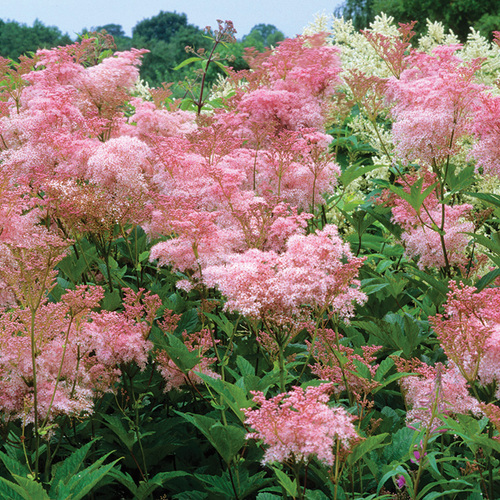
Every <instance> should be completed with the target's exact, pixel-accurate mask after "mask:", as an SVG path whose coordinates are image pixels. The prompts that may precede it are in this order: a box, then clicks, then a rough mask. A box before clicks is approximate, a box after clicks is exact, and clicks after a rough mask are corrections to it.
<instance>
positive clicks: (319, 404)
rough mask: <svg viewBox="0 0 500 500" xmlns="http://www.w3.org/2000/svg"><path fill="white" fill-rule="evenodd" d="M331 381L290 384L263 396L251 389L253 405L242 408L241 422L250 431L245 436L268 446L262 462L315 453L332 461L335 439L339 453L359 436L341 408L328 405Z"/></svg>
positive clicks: (298, 459)
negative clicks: (315, 384)
mask: <svg viewBox="0 0 500 500" xmlns="http://www.w3.org/2000/svg"><path fill="white" fill-rule="evenodd" d="M332 385H333V384H331V383H330V384H322V385H320V386H318V387H308V388H307V389H306V390H305V391H304V390H303V389H302V388H300V387H294V388H293V389H292V390H291V391H290V392H287V393H283V394H279V395H278V396H275V397H273V398H271V399H266V398H265V396H264V394H263V393H262V392H258V391H252V394H253V399H254V401H255V402H256V403H257V404H258V405H259V406H260V407H259V408H257V409H244V410H243V411H244V412H245V416H246V420H245V424H246V425H248V426H250V427H252V428H253V429H255V430H254V432H250V433H249V434H247V439H257V440H261V441H262V442H263V443H264V445H266V446H268V448H267V449H266V451H265V454H264V458H263V460H262V462H263V463H264V464H267V463H272V462H291V463H294V462H295V463H296V462H309V461H310V460H311V459H312V458H313V457H316V458H317V459H318V460H320V461H321V462H324V463H325V464H327V465H330V466H331V465H333V463H334V461H335V459H336V458H337V459H338V458H339V457H336V456H335V450H336V443H340V449H341V450H342V454H344V455H345V454H346V453H347V452H349V451H350V450H351V449H352V446H353V444H354V443H355V442H356V441H358V440H359V436H358V434H357V433H356V429H355V428H354V425H353V423H352V421H353V420H354V419H355V417H353V416H352V415H350V414H349V413H347V412H346V411H345V410H344V408H341V407H336V408H332V407H330V406H328V400H329V396H328V392H329V391H330V390H331V389H332Z"/></svg>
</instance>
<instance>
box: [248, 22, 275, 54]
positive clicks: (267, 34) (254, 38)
mask: <svg viewBox="0 0 500 500" xmlns="http://www.w3.org/2000/svg"><path fill="white" fill-rule="evenodd" d="M284 39H285V35H284V34H283V33H282V32H281V31H280V30H279V29H278V28H276V26H274V25H272V24H263V23H261V24H256V25H255V26H254V27H253V28H252V29H251V30H250V33H249V34H248V35H245V36H244V37H243V40H242V41H243V45H244V46H245V47H255V48H256V49H258V50H261V51H262V50H264V48H266V47H275V46H276V44H277V43H278V42H281V41H282V40H284Z"/></svg>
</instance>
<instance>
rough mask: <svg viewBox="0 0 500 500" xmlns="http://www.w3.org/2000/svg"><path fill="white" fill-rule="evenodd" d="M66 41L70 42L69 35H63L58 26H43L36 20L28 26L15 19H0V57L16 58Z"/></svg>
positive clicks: (64, 43)
mask: <svg viewBox="0 0 500 500" xmlns="http://www.w3.org/2000/svg"><path fill="white" fill-rule="evenodd" d="M68 43H71V38H70V37H69V35H67V34H65V35H63V34H62V33H61V31H60V30H59V29H58V28H56V27H54V26H45V25H44V24H43V23H42V22H40V21H38V20H36V21H35V22H34V23H33V26H31V27H30V26H26V25H25V24H21V23H18V22H16V21H3V20H2V19H0V56H2V57H8V58H10V59H17V58H18V57H19V56H20V55H22V54H26V53H27V52H35V51H36V50H37V49H40V48H50V47H56V46H57V45H66V44H68Z"/></svg>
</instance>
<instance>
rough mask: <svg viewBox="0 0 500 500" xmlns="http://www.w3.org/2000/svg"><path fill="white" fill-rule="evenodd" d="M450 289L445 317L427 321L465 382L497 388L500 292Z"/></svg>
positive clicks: (499, 393) (453, 286)
mask: <svg viewBox="0 0 500 500" xmlns="http://www.w3.org/2000/svg"><path fill="white" fill-rule="evenodd" d="M449 286H450V292H449V293H448V300H447V302H446V303H445V305H444V309H445V315H439V314H437V315H436V316H434V317H432V318H429V319H430V321H431V324H432V326H433V328H434V330H435V331H436V333H437V335H438V338H439V341H440V342H441V345H442V346H443V349H444V351H445V353H446V355H447V356H448V358H450V359H451V360H452V361H453V363H454V364H455V365H456V366H457V367H458V369H459V370H460V373H461V374H462V376H463V377H464V378H465V379H466V380H467V382H469V383H472V382H475V381H478V382H479V383H480V384H482V385H487V384H490V383H492V382H496V383H497V385H498V386H499V387H500V355H499V353H500V290H499V289H498V288H485V289H484V290H481V291H479V292H478V291H477V290H476V288H475V287H471V286H465V285H463V284H461V286H458V285H457V284H456V283H454V282H450V285H449ZM499 396H500V389H497V397H499Z"/></svg>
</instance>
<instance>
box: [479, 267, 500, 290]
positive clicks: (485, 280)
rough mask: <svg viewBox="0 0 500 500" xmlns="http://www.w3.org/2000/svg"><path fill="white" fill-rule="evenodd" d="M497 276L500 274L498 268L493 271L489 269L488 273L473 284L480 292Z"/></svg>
mask: <svg viewBox="0 0 500 500" xmlns="http://www.w3.org/2000/svg"><path fill="white" fill-rule="evenodd" d="M498 276H500V269H499V268H497V269H493V271H490V272H489V273H487V274H485V275H484V276H483V277H482V278H481V279H480V280H478V281H477V282H476V283H475V285H474V286H475V287H476V288H477V290H478V291H479V292H480V291H481V290H483V289H484V288H486V287H487V286H488V285H489V284H490V283H491V282H492V281H494V280H495V279H496V278H498Z"/></svg>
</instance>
